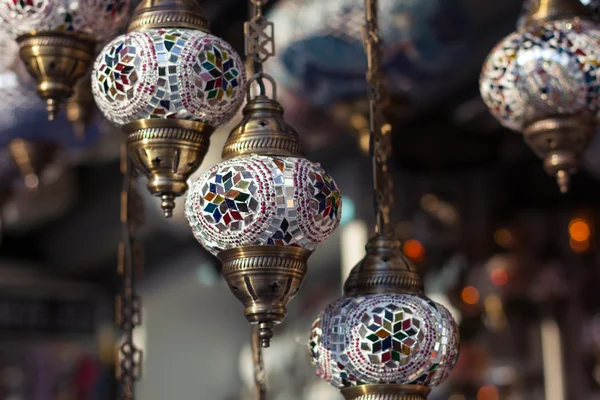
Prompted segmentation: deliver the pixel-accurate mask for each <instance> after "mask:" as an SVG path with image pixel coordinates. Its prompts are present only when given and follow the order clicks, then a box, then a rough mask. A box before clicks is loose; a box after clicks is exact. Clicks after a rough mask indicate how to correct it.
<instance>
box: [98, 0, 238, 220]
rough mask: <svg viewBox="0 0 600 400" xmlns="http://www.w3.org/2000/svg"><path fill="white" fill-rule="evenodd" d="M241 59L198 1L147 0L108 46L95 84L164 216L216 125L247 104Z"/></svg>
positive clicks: (183, 188) (106, 112)
mask: <svg viewBox="0 0 600 400" xmlns="http://www.w3.org/2000/svg"><path fill="white" fill-rule="evenodd" d="M244 84H245V72H244V65H243V64H242V62H241V60H240V57H239V56H238V55H237V54H236V52H235V51H234V50H233V49H232V47H231V46H230V45H229V44H227V43H226V42H224V41H223V40H222V39H220V38H218V37H215V36H213V35H211V34H210V33H209V28H208V22H207V21H206V19H205V18H204V14H203V11H202V9H201V8H200V6H199V5H198V2H197V1H195V0H145V1H143V2H142V3H140V5H139V6H138V7H137V8H136V10H135V13H134V16H133V19H132V21H131V23H130V24H129V33H128V34H126V35H122V36H119V37H117V38H116V39H114V40H113V41H112V42H110V43H109V44H107V45H106V46H105V47H104V49H103V50H102V52H101V53H100V55H99V56H98V58H97V60H96V63H95V65H94V69H93V73H92V90H93V94H94V98H95V100H96V103H97V104H98V107H99V108H100V110H101V111H102V112H103V113H104V115H105V116H106V117H107V118H108V119H109V120H110V121H112V122H113V123H114V124H116V125H117V126H120V127H122V129H123V131H124V132H125V133H126V134H127V135H128V139H127V143H128V148H129V152H130V154H131V156H132V158H133V160H134V163H135V165H136V167H137V168H138V169H139V170H141V171H142V172H143V173H144V174H145V175H146V176H147V178H148V189H149V190H150V192H151V193H152V194H154V195H156V196H158V197H161V199H162V204H161V206H162V209H163V211H164V214H165V216H167V217H170V216H171V215H172V211H173V208H174V206H175V203H174V199H175V197H177V196H181V195H182V194H184V193H185V191H186V190H187V183H186V181H187V179H188V178H189V176H190V175H191V174H192V173H193V172H194V171H196V170H197V169H198V167H199V166H200V164H201V163H202V160H203V159H204V156H205V155H206V152H207V151H208V146H209V142H210V135H211V134H212V132H213V131H214V129H215V128H216V127H217V126H219V125H221V124H224V123H226V122H228V121H229V120H230V119H231V118H232V117H233V116H234V114H235V113H236V112H237V111H238V109H239V108H240V106H241V105H242V102H243V98H244Z"/></svg>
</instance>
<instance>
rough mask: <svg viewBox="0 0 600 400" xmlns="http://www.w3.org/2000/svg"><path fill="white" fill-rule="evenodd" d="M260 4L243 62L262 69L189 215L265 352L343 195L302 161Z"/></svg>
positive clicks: (332, 225)
mask: <svg viewBox="0 0 600 400" xmlns="http://www.w3.org/2000/svg"><path fill="white" fill-rule="evenodd" d="M260 4H261V2H259V1H253V2H252V4H250V6H251V9H254V10H255V12H256V14H255V15H254V16H253V17H252V19H251V20H250V21H249V22H247V23H246V27H245V28H246V29H245V32H246V55H247V56H248V58H249V59H253V61H255V62H256V63H257V64H258V65H257V67H256V69H257V73H256V74H255V75H254V76H253V77H252V78H251V79H250V81H249V83H248V87H247V104H246V106H245V107H244V110H243V114H244V117H243V119H242V121H241V122H240V124H239V125H238V126H236V127H235V128H234V129H233V130H232V131H231V134H230V135H229V138H228V139H227V142H226V143H225V146H224V148H223V159H224V161H223V162H221V163H219V164H217V165H215V166H214V167H212V168H211V169H209V170H208V171H206V172H205V173H204V174H203V175H202V176H201V177H200V179H198V181H196V182H195V183H194V184H193V186H192V188H191V189H190V192H189V193H188V196H187V201H186V205H185V210H186V217H187V219H188V222H189V224H190V227H191V228H192V231H193V233H194V236H195V237H196V239H198V241H199V242H200V243H201V244H202V245H203V246H204V247H205V248H206V249H207V250H208V251H210V252H211V253H212V254H214V255H216V256H217V257H219V259H220V260H221V263H222V265H223V270H222V272H223V276H224V277H225V279H226V280H227V283H228V284H229V287H230V289H231V290H232V292H233V293H234V294H235V296H236V297H237V298H238V299H239V300H240V301H242V303H243V304H244V307H245V316H246V318H247V319H248V321H249V322H250V323H252V324H258V325H259V329H260V339H261V343H262V346H264V347H268V346H269V343H270V338H271V337H272V336H273V331H272V329H273V325H275V324H279V323H281V322H282V321H283V319H284V318H285V315H286V314H287V309H286V306H287V304H288V302H289V301H290V300H291V299H293V298H294V296H295V295H296V294H297V293H298V291H299V290H300V286H301V284H302V281H303V280H304V276H305V275H306V270H307V264H306V263H307V260H308V257H309V256H310V255H311V253H312V252H313V250H315V249H316V248H317V246H318V245H319V244H320V243H321V242H323V241H325V240H326V239H327V238H328V237H329V236H330V235H331V234H332V233H333V231H334V230H335V229H336V228H337V226H338V225H339V223H340V220H341V212H342V197H341V194H340V192H339V190H338V187H337V185H336V183H335V181H334V180H333V179H332V178H331V177H330V176H329V175H328V174H327V173H326V172H325V171H324V170H323V168H321V166H320V165H319V164H317V163H312V162H310V161H308V160H307V159H306V158H305V157H304V151H303V148H302V145H301V143H300V139H299V137H298V133H297V132H296V131H295V130H294V128H292V127H291V126H290V125H289V124H288V123H287V122H286V121H285V119H284V116H283V107H281V105H280V104H279V103H278V102H277V97H276V84H275V81H274V80H273V79H272V78H271V77H270V76H269V75H266V74H264V73H262V63H263V62H264V61H265V60H266V59H268V58H269V57H271V56H272V54H273V47H272V45H273V40H274V38H273V36H272V32H273V24H272V23H270V22H268V21H267V20H266V19H265V17H264V16H263V15H262V14H261V12H262V11H261V7H260ZM267 82H268V83H270V85H271V88H272V96H271V97H269V95H268V94H267V92H266V86H265V83H267ZM253 84H256V85H257V86H258V88H259V91H258V93H257V95H256V96H253V95H252V89H253V87H252V85H253Z"/></svg>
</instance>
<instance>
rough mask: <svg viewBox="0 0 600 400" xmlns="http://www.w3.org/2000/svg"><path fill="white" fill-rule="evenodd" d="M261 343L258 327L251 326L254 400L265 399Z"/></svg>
mask: <svg viewBox="0 0 600 400" xmlns="http://www.w3.org/2000/svg"><path fill="white" fill-rule="evenodd" d="M261 341H262V339H261V338H260V329H259V328H258V325H252V342H251V345H252V362H253V363H254V398H255V399H256V400H266V399H267V371H266V370H265V363H264V359H263V347H262V344H261Z"/></svg>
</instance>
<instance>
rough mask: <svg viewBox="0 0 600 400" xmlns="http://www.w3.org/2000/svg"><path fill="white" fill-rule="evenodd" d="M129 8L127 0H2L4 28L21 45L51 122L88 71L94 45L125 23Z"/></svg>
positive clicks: (0, 12)
mask: <svg viewBox="0 0 600 400" xmlns="http://www.w3.org/2000/svg"><path fill="white" fill-rule="evenodd" d="M129 5H130V2H129V0H34V1H13V0H2V1H0V18H2V21H3V22H2V29H4V30H6V31H7V32H8V33H10V34H11V35H12V36H13V37H15V38H16V39H17V41H18V42H19V45H20V55H21V58H22V59H23V61H24V62H25V65H26V66H27V69H28V71H29V73H30V74H31V75H32V76H33V77H34V78H35V79H36V80H37V91H38V94H39V95H40V97H41V98H42V99H44V101H45V102H46V107H47V111H48V118H49V119H54V117H55V116H56V114H57V112H58V109H59V106H60V104H61V103H62V102H64V101H65V100H66V99H68V98H69V97H71V95H72V94H73V89H74V87H75V84H76V83H77V81H78V80H79V79H80V78H81V77H83V75H84V74H85V73H86V72H87V71H88V69H89V67H90V65H91V62H92V58H93V56H94V52H95V46H96V43H97V42H98V41H102V40H106V39H109V38H110V37H111V36H112V35H114V34H115V33H116V32H117V30H118V29H119V27H120V26H121V25H122V24H123V23H124V22H125V20H126V18H127V15H128V11H129Z"/></svg>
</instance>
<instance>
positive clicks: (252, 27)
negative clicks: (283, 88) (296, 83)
mask: <svg viewBox="0 0 600 400" xmlns="http://www.w3.org/2000/svg"><path fill="white" fill-rule="evenodd" d="M249 2H250V3H249V6H250V16H249V20H248V21H247V22H246V23H245V24H244V41H245V45H246V46H245V47H246V49H245V50H246V51H245V52H246V57H247V60H250V61H251V63H250V64H251V68H249V69H250V70H251V72H252V76H251V77H250V79H248V85H247V89H246V91H247V95H248V99H250V98H251V97H252V96H251V91H252V85H253V84H255V83H256V84H257V85H258V88H259V93H260V95H261V96H265V97H268V96H267V91H266V87H265V82H264V81H265V80H268V81H269V82H270V83H271V86H272V96H271V97H272V99H273V100H275V99H276V98H277V85H276V84H275V80H274V79H273V78H272V77H271V76H270V75H268V74H266V73H265V72H264V71H263V64H264V63H265V62H266V61H267V60H269V59H270V58H271V57H273V56H274V55H275V27H274V24H273V23H272V22H269V20H268V19H267V18H266V17H265V16H264V15H263V12H262V7H263V6H264V5H265V4H267V3H268V2H269V0H249Z"/></svg>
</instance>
